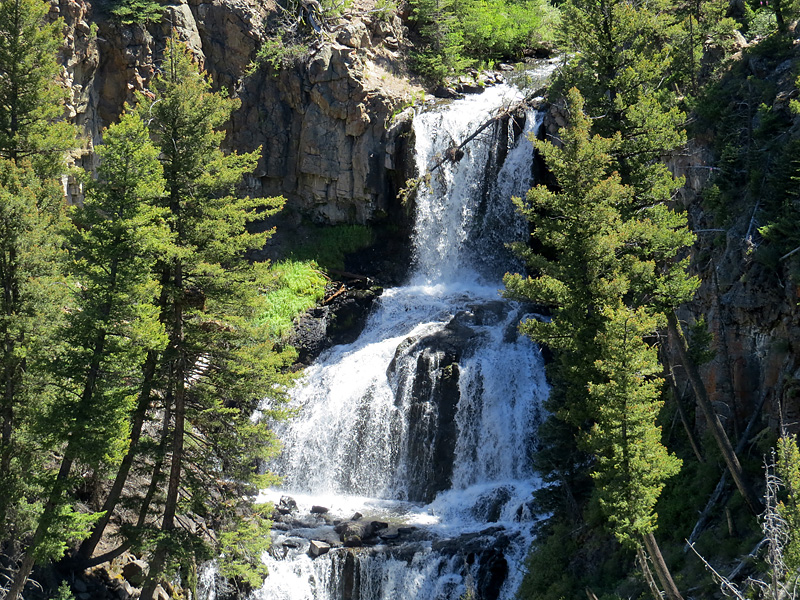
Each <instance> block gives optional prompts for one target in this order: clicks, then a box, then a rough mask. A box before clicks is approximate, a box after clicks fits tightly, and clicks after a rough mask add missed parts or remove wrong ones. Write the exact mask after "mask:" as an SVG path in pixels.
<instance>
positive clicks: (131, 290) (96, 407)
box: [8, 114, 167, 600]
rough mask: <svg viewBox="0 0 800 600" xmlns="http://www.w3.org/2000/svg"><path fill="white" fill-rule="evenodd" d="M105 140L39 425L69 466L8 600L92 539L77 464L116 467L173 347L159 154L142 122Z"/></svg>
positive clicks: (126, 120) (75, 243)
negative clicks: (142, 391)
mask: <svg viewBox="0 0 800 600" xmlns="http://www.w3.org/2000/svg"><path fill="white" fill-rule="evenodd" d="M104 142H105V143H104V144H103V146H101V147H100V148H99V149H98V154H99V156H100V158H101V161H102V162H101V165H100V167H99V168H98V179H97V181H96V182H92V183H91V184H90V185H89V188H88V191H87V196H86V200H85V204H84V206H83V207H82V208H78V209H76V210H75V211H74V215H73V218H74V223H75V225H73V226H72V227H71V231H70V232H69V236H68V241H69V244H68V246H69V250H70V257H71V260H70V275H71V278H72V280H73V281H74V282H75V285H74V286H73V296H74V297H73V299H72V302H71V307H72V308H71V311H70V313H69V315H68V316H67V317H66V326H65V327H64V329H63V331H61V332H60V337H61V339H62V340H63V342H62V343H63V346H64V351H63V352H62V353H61V354H60V355H58V356H57V357H56V359H55V360H54V363H53V365H52V367H51V370H52V373H53V378H54V381H56V382H57V383H58V386H57V389H56V391H55V392H54V394H53V395H54V400H53V402H52V403H51V405H50V406H48V407H47V411H46V413H45V414H44V415H42V417H41V418H40V422H39V426H38V428H37V430H38V433H39V435H40V436H41V437H42V438H43V439H45V440H46V441H47V445H48V447H52V448H56V449H58V450H59V452H60V453H61V455H62V459H61V464H60V466H59V468H58V471H57V473H55V474H54V475H53V477H52V479H51V480H50V481H48V483H47V485H46V487H45V489H46V493H45V495H46V501H45V503H44V507H43V509H42V512H41V514H40V515H39V517H38V520H37V524H36V528H35V531H34V533H33V536H32V538H31V539H30V541H29V543H28V544H27V549H26V553H25V556H24V558H23V560H22V562H21V566H20V568H19V570H18V572H17V574H16V576H15V578H14V582H13V584H12V586H11V588H10V590H9V592H8V598H9V599H10V600H15V599H16V598H17V597H18V596H19V594H20V593H21V592H22V589H23V588H24V586H25V581H26V579H27V577H28V575H29V574H30V571H31V569H32V568H33V565H34V564H35V562H37V561H43V560H46V559H57V558H60V557H61V555H62V554H63V552H64V550H65V549H66V546H65V544H66V542H67V541H69V540H70V539H73V538H80V537H85V536H86V535H87V533H88V530H87V528H88V526H89V525H90V524H91V522H92V521H93V520H94V519H96V518H97V516H98V515H83V514H79V513H77V512H76V511H75V510H74V508H73V504H74V502H75V500H74V498H72V496H71V493H70V491H71V489H72V488H73V487H74V484H73V481H72V470H73V465H77V464H83V465H87V466H90V467H92V468H94V469H95V470H97V469H98V468H99V467H101V466H102V465H104V464H114V463H115V462H117V461H118V459H119V456H120V454H121V451H122V449H123V448H124V444H125V441H126V439H127V435H128V414H129V412H130V409H131V402H132V400H133V397H134V396H135V390H136V385H135V384H134V382H135V381H136V380H137V378H138V375H139V372H140V365H141V362H142V361H143V358H144V356H145V355H146V354H147V352H148V351H150V350H153V349H159V348H162V347H163V345H164V343H165V342H166V339H165V335H164V331H163V327H162V325H161V323H160V321H159V312H158V309H157V307H156V306H155V305H154V303H153V298H154V296H155V293H156V283H155V281H154V280H153V278H152V275H151V272H152V263H153V261H154V256H155V250H156V249H157V248H159V247H160V246H163V244H164V243H165V241H166V239H167V230H166V228H165V226H164V224H163V218H162V212H163V211H161V210H157V209H155V208H154V207H153V205H152V203H148V200H149V199H152V198H153V197H154V196H158V195H160V194H161V193H162V189H163V187H162V184H161V169H160V165H159V163H158V161H157V158H156V157H157V151H156V149H155V148H154V147H153V146H152V145H151V144H150V143H149V139H148V135H147V130H146V128H145V126H144V124H143V123H142V122H141V120H140V119H139V118H138V116H135V115H129V114H125V115H123V117H122V119H121V121H120V123H119V124H118V125H115V126H113V127H111V128H110V129H109V130H108V131H107V132H106V134H105V139H104ZM64 415H69V418H64Z"/></svg>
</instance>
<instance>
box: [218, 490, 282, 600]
mask: <svg viewBox="0 0 800 600" xmlns="http://www.w3.org/2000/svg"><path fill="white" fill-rule="evenodd" d="M271 513H272V505H271V504H256V505H255V506H254V507H253V513H252V514H250V515H248V516H247V517H239V518H237V519H236V522H235V524H234V525H235V526H234V527H231V528H230V530H229V531H225V532H222V533H221V534H220V536H219V541H220V550H221V551H222V556H221V557H220V560H219V571H220V574H221V575H222V576H223V577H226V578H228V579H233V580H235V581H237V582H241V583H243V584H244V586H245V587H246V588H247V589H255V588H258V587H259V586H260V585H261V584H262V583H263V581H264V578H266V576H267V574H268V573H267V567H266V565H265V564H264V562H263V561H262V560H261V555H262V554H263V553H264V552H266V551H267V550H269V547H270V542H271V539H272V538H271V537H270V528H271V525H272V522H271V521H270V515H271Z"/></svg>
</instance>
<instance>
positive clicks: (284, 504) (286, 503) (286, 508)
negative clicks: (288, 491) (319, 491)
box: [275, 496, 297, 515]
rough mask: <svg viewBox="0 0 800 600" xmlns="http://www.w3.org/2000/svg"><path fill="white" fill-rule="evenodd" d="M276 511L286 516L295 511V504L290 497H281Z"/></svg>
mask: <svg viewBox="0 0 800 600" xmlns="http://www.w3.org/2000/svg"><path fill="white" fill-rule="evenodd" d="M275 508H276V510H277V511H278V512H279V513H280V514H282V515H288V514H290V513H292V512H294V511H296V510H297V502H295V499H294V498H292V497H291V496H281V499H280V500H279V501H278V506H276V507H275Z"/></svg>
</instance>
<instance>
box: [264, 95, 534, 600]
mask: <svg viewBox="0 0 800 600" xmlns="http://www.w3.org/2000/svg"><path fill="white" fill-rule="evenodd" d="M521 97H522V96H521V93H520V92H519V91H518V90H517V89H515V88H513V87H511V86H506V85H501V86H497V87H494V88H490V89H488V90H486V91H485V92H484V93H482V94H480V95H476V96H471V97H468V98H466V99H464V100H459V101H455V102H452V103H450V104H447V105H445V106H439V107H437V108H436V109H434V110H432V111H429V112H425V113H422V114H419V115H417V116H416V117H415V119H414V123H413V127H414V132H415V138H416V164H417V168H418V170H419V172H420V174H421V175H423V176H424V175H425V173H426V172H427V171H428V170H429V169H430V168H431V166H432V165H434V164H436V163H437V162H439V158H440V157H441V156H442V154H443V153H444V152H446V151H447V149H448V148H452V147H453V146H454V145H459V144H461V142H462V141H463V140H464V139H466V138H467V137H468V136H469V135H470V134H471V133H473V132H474V131H475V130H476V129H477V128H478V127H479V126H480V125H481V124H482V123H484V122H486V121H487V120H488V119H491V118H492V116H494V115H496V114H497V112H498V111H499V110H502V109H503V107H505V106H508V105H509V104H510V103H512V102H516V101H518V100H519V99H520V98H521ZM536 127H537V115H536V113H535V111H528V113H527V116H526V119H525V126H524V130H523V131H522V133H521V134H519V135H514V131H513V127H512V126H510V125H509V124H508V122H503V121H501V120H498V121H497V123H495V125H494V126H493V127H490V128H487V129H486V131H485V134H482V135H480V136H477V137H475V138H474V139H473V140H472V141H470V142H469V143H468V144H465V145H464V146H463V148H462V150H463V152H464V155H463V156H462V157H461V159H460V160H458V161H455V162H447V161H445V162H443V163H441V166H440V167H438V168H436V169H434V172H433V173H432V174H431V177H430V178H426V179H428V183H426V184H424V185H423V186H421V187H420V189H419V190H418V193H417V197H416V199H415V202H414V204H415V212H416V218H415V227H414V240H413V243H414V257H415V258H414V264H413V266H412V270H411V274H410V277H409V281H408V284H407V285H404V286H401V287H397V288H392V289H388V290H386V291H385V292H384V294H383V295H382V296H381V298H380V299H379V301H378V303H377V306H376V307H375V308H374V310H373V312H372V314H371V315H370V317H369V319H368V321H367V324H366V326H365V328H364V331H363V333H362V334H361V336H360V337H359V338H358V339H357V340H356V341H355V342H353V343H352V344H347V345H341V346H336V347H334V348H331V349H330V350H328V351H327V352H325V353H324V354H323V355H322V356H321V357H320V358H319V359H318V360H317V362H316V363H315V364H314V365H312V366H311V367H309V369H308V370H307V372H306V373H305V375H304V377H303V379H302V382H301V384H300V385H299V386H298V387H297V388H296V389H294V390H293V391H292V403H293V405H294V406H295V407H296V408H297V410H298V416H297V417H296V418H295V419H294V420H292V421H291V422H289V423H288V424H286V426H285V427H284V428H283V429H282V430H281V431H279V432H278V434H279V436H280V437H281V439H282V440H283V443H284V450H283V452H282V455H281V457H280V458H279V459H278V460H277V461H276V462H275V464H274V465H272V466H273V469H274V470H275V471H276V472H277V473H278V474H280V475H282V476H283V485H282V486H281V487H280V488H277V489H272V490H265V491H264V492H263V494H262V496H263V498H264V499H268V500H272V501H274V502H275V503H276V505H278V509H279V512H280V514H281V515H283V516H281V517H279V518H278V519H277V521H276V523H275V525H274V532H275V533H274V539H273V548H272V550H271V551H270V552H269V553H268V555H267V556H266V557H265V560H266V561H267V564H268V567H269V570H270V573H271V575H270V576H269V577H268V578H267V580H266V581H265V583H264V586H263V588H262V589H261V590H259V591H258V593H257V598H258V599H259V600H279V599H280V600H312V599H313V600H355V599H358V600H383V599H386V600H389V599H390V598H391V599H395V598H408V599H416V600H457V599H458V598H460V597H461V596H462V595H463V594H465V593H467V592H468V591H472V592H474V594H475V598H479V599H482V600H495V599H498V598H501V599H503V600H508V599H510V598H511V597H513V593H514V591H515V590H516V587H517V585H518V582H519V578H520V576H521V564H522V560H523V558H524V556H525V554H526V552H527V547H528V545H529V542H530V539H531V528H532V526H533V523H534V522H535V519H536V515H535V514H533V509H532V498H531V494H532V492H533V491H534V490H535V489H536V488H537V487H539V486H540V485H541V484H540V482H538V480H537V479H536V477H535V475H534V473H533V472H532V470H531V468H530V465H529V461H528V457H529V456H530V453H531V451H532V450H533V445H534V444H535V436H536V428H537V425H538V423H539V421H540V419H541V416H542V415H541V403H542V401H543V400H544V398H545V397H546V395H547V385H546V382H545V378H544V368H543V360H542V357H541V355H540V352H539V350H538V348H537V347H536V346H535V345H534V344H532V343H531V342H530V341H529V340H527V339H526V338H524V337H522V336H520V335H519V334H518V333H517V331H516V325H517V324H518V323H519V321H520V320H521V319H522V318H523V317H524V316H525V314H526V309H525V307H523V306H520V305H518V304H516V303H513V302H510V301H506V300H503V299H501V298H500V296H499V294H498V289H499V287H500V286H501V282H500V276H501V275H502V273H503V272H504V270H507V269H509V265H510V263H509V261H510V260H511V257H510V255H509V254H508V252H507V251H506V249H505V243H506V242H509V241H512V240H515V239H523V238H524V235H525V233H526V231H527V230H526V225H525V223H524V221H523V220H522V219H521V218H519V216H518V215H517V214H516V212H515V210H514V207H513V205H512V203H511V200H510V198H511V196H512V195H521V194H523V193H524V192H525V191H526V190H527V188H528V187H529V186H530V183H531V164H532V159H533V149H532V146H531V143H530V141H529V140H528V135H529V134H530V133H532V132H533V131H535V129H536ZM517 133H519V129H517ZM511 268H513V265H512V266H511ZM315 506H316V508H314V507H315ZM319 507H324V508H325V509H327V512H325V511H323V509H322V508H319ZM312 508H314V510H312ZM312 543H313V544H314V546H313V548H312V547H311V544H312ZM320 548H322V550H320ZM329 548H330V550H329V551H327V550H328V549H329ZM326 551H327V553H325V552H326Z"/></svg>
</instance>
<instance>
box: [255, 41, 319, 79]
mask: <svg viewBox="0 0 800 600" xmlns="http://www.w3.org/2000/svg"><path fill="white" fill-rule="evenodd" d="M307 53H308V47H307V46H306V45H305V44H299V43H292V42H291V41H284V39H283V36H278V37H274V38H267V39H265V40H264V41H263V42H262V44H261V46H260V47H259V48H258V51H257V52H256V57H255V59H254V60H253V62H252V63H250V65H249V66H248V67H247V74H248V75H252V74H253V73H255V72H256V71H257V70H258V68H259V67H260V66H262V65H268V66H269V67H270V70H271V71H272V74H273V75H275V76H277V75H278V72H279V71H280V70H281V69H282V68H285V67H289V66H291V65H292V64H293V63H294V62H295V61H296V60H298V59H299V58H301V57H303V56H305V55H306V54H307Z"/></svg>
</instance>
